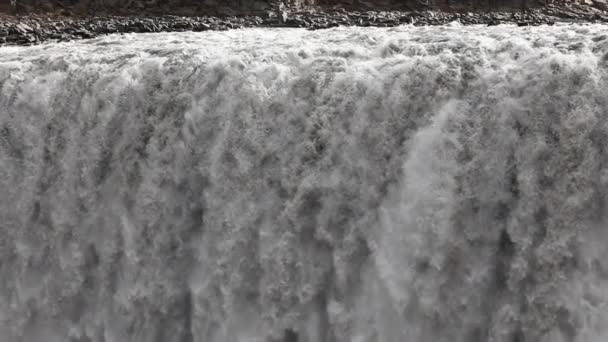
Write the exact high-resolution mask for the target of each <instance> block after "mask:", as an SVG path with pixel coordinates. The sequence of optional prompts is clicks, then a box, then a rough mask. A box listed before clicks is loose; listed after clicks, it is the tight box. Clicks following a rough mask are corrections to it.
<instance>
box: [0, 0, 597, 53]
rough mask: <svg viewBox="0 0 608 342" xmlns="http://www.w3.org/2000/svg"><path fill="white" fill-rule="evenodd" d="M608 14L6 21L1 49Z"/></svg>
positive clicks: (0, 29)
mask: <svg viewBox="0 0 608 342" xmlns="http://www.w3.org/2000/svg"><path fill="white" fill-rule="evenodd" d="M607 10H608V8H602V7H601V6H588V5H568V6H553V5H550V6H547V7H541V8H534V9H528V10H524V11H504V12H497V11H493V12H442V11H430V10H428V11H410V12H404V11H347V10H344V9H331V10H327V9H326V10H319V9H318V8H308V9H305V10H297V9H287V10H285V11H284V12H281V13H274V12H268V13H265V14H264V15H255V16H224V17H214V16H204V17H179V16H154V17H147V16H138V17H117V16H101V17H99V16H98V17H62V16H42V15H35V14H31V15H24V16H0V45H31V44H37V43H41V42H44V41H70V40H75V39H83V38H94V37H98V36H100V35H106V34H113V33H143V32H181V31H195V32H200V31H208V30H228V29H239V28H247V27H302V28H307V29H313V30H314V29H325V28H330V27H336V26H375V27H390V26H398V25H403V24H412V25H444V24H447V23H450V22H453V21H459V22H460V23H461V24H464V25H472V24H482V25H498V24H516V25H519V26H530V25H543V24H549V25H551V24H553V23H555V22H608V12H607Z"/></svg>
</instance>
